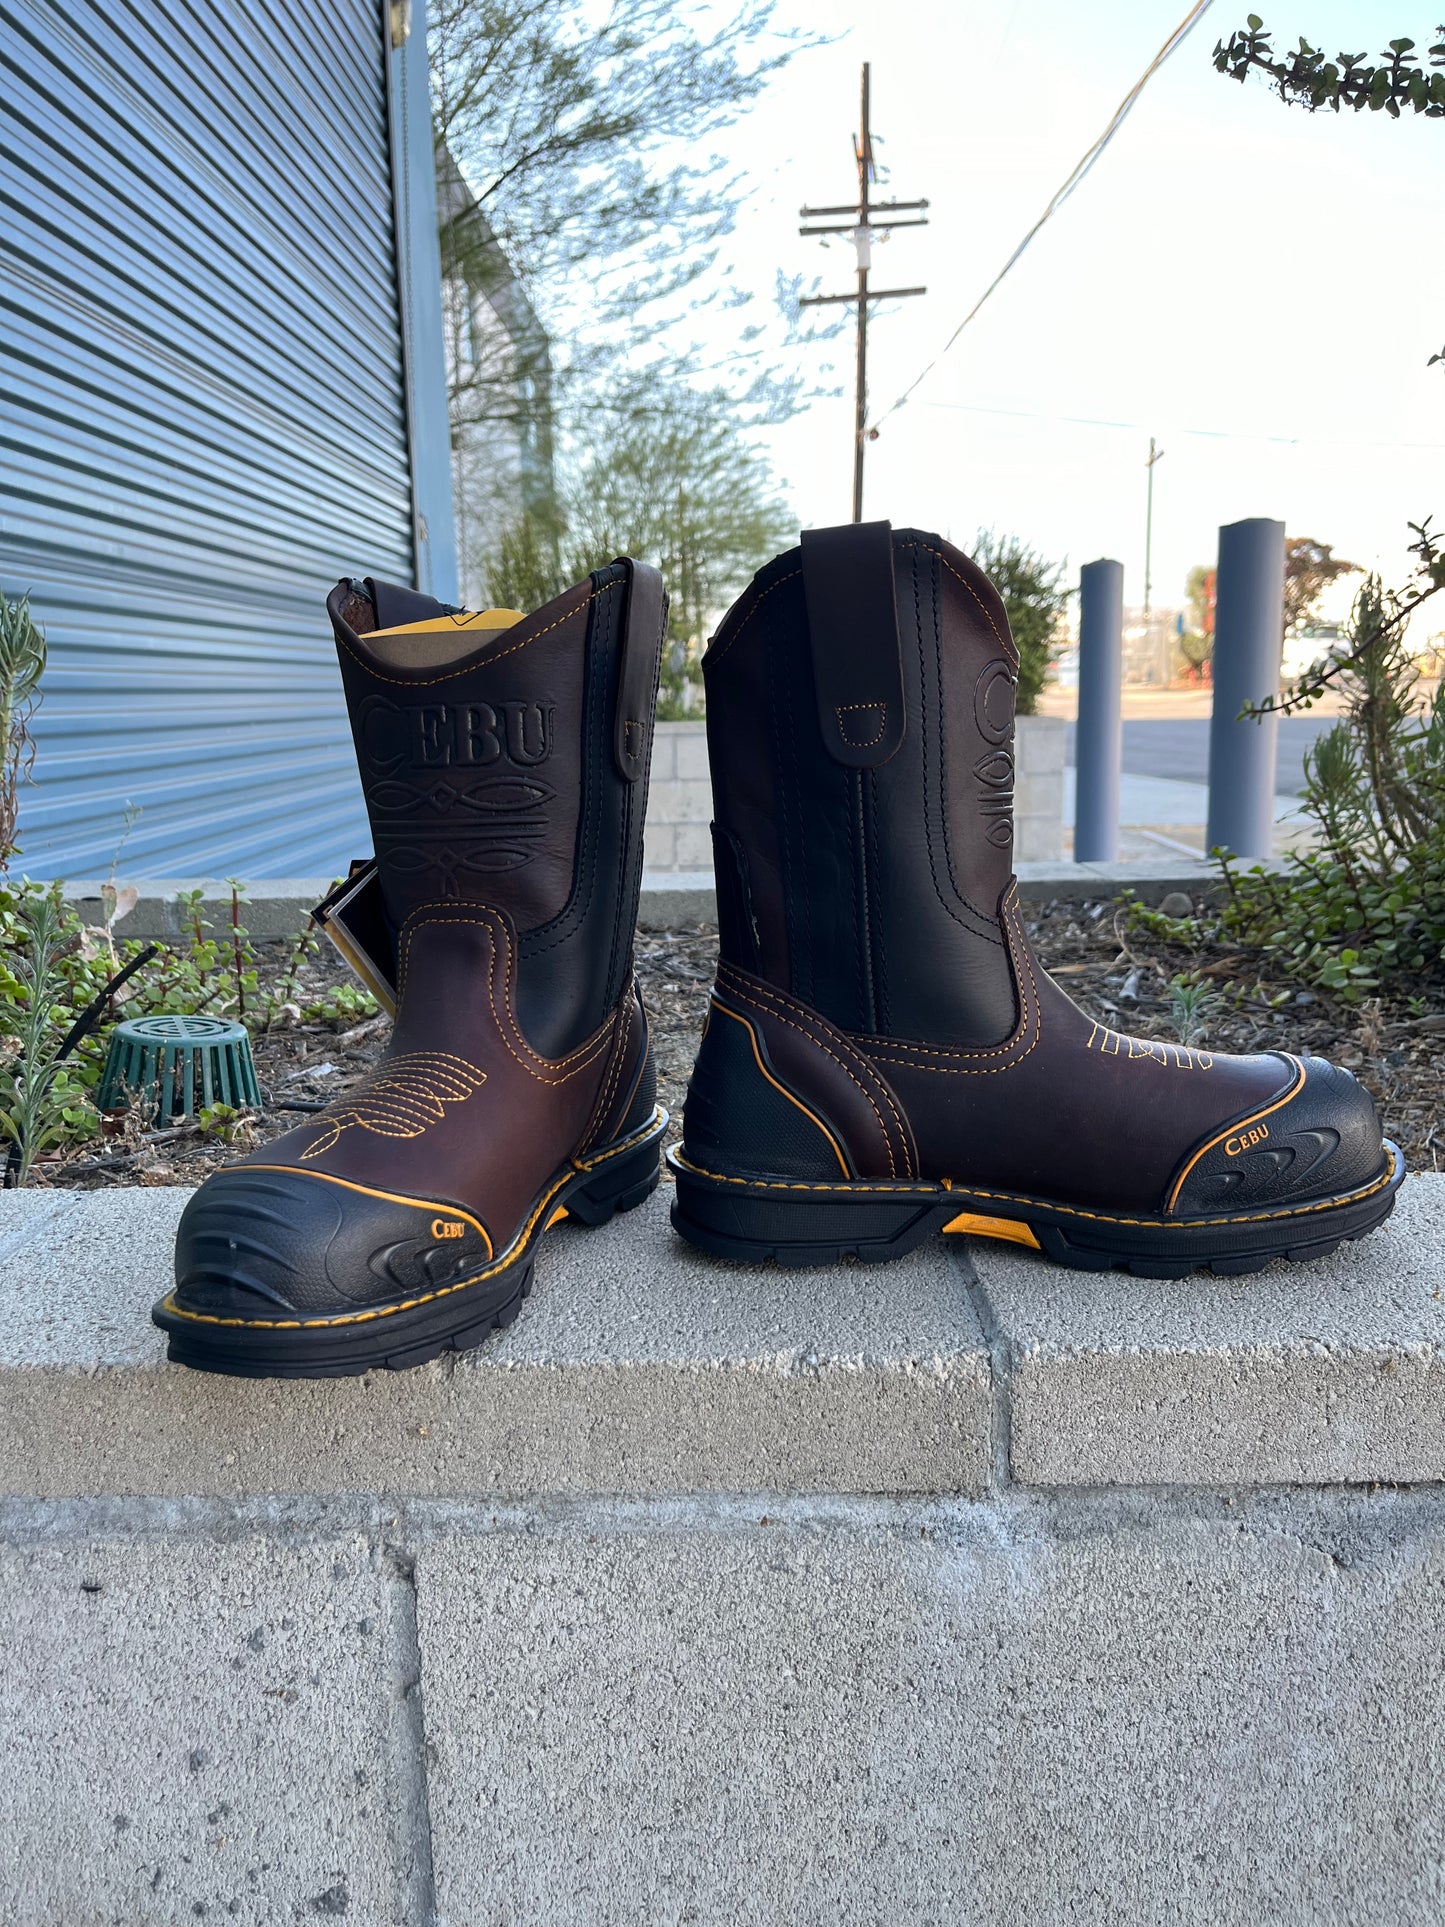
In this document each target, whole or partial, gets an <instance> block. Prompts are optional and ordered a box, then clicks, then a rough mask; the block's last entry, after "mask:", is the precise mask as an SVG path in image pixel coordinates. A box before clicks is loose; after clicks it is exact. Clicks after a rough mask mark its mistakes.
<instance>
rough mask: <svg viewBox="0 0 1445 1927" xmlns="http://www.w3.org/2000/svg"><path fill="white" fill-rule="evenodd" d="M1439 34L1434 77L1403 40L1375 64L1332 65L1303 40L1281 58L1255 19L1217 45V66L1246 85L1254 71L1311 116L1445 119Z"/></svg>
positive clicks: (1346, 61) (1443, 46)
mask: <svg viewBox="0 0 1445 1927" xmlns="http://www.w3.org/2000/svg"><path fill="white" fill-rule="evenodd" d="M1436 31H1437V32H1438V33H1439V35H1440V40H1439V43H1438V45H1436V46H1433V47H1431V49H1430V51H1429V56H1428V57H1429V62H1430V66H1431V68H1432V69H1433V71H1432V72H1429V73H1427V72H1426V71H1425V69H1424V67H1423V66H1422V65H1421V62H1420V59H1419V56H1418V55H1417V53H1416V51H1415V42H1414V41H1413V40H1409V39H1406V38H1403V37H1402V38H1401V39H1399V40H1392V41H1391V42H1390V44H1389V46H1388V47H1387V48H1386V49H1385V51H1384V52H1383V53H1382V54H1381V55H1380V58H1379V61H1378V63H1376V64H1372V63H1371V62H1370V61H1369V60H1368V59H1367V58H1366V56H1365V55H1364V54H1362V53H1358V54H1347V53H1338V54H1336V55H1335V57H1334V59H1333V60H1330V59H1329V58H1327V56H1326V55H1325V53H1324V51H1323V49H1322V48H1319V47H1312V46H1311V45H1310V43H1309V41H1308V40H1306V39H1305V37H1304V36H1303V34H1301V36H1300V43H1299V46H1298V47H1297V48H1296V49H1295V50H1294V52H1293V53H1290V54H1277V53H1276V52H1275V50H1274V39H1273V35H1272V34H1271V33H1270V32H1269V31H1268V30H1267V29H1266V27H1265V24H1264V21H1263V20H1262V19H1261V18H1260V16H1259V15H1258V14H1257V13H1252V14H1250V15H1249V18H1248V20H1247V22H1246V24H1245V26H1244V27H1243V28H1242V29H1241V30H1240V31H1238V32H1236V33H1232V34H1231V35H1230V36H1229V39H1228V41H1223V40H1221V41H1219V42H1217V43H1216V45H1215V49H1214V64H1215V66H1216V67H1217V68H1218V70H1219V72H1220V73H1222V74H1228V76H1229V77H1230V79H1231V80H1244V79H1245V77H1246V76H1247V75H1248V74H1249V73H1250V72H1251V71H1253V72H1256V73H1261V74H1263V75H1264V76H1265V77H1266V78H1267V79H1268V80H1270V81H1272V82H1273V84H1274V87H1275V90H1276V92H1277V93H1278V94H1279V97H1280V99H1281V100H1286V101H1290V102H1292V103H1294V104H1295V105H1297V106H1301V107H1308V108H1309V109H1310V111H1311V112H1312V113H1313V112H1315V111H1316V110H1317V109H1319V108H1321V107H1327V108H1329V109H1330V111H1331V112H1333V113H1336V114H1337V113H1339V111H1340V109H1341V108H1342V107H1349V108H1352V109H1353V110H1354V112H1355V113H1357V114H1358V113H1359V112H1360V110H1361V109H1362V108H1366V107H1367V108H1369V109H1370V111H1371V112H1372V113H1381V112H1383V113H1386V114H1389V115H1390V116H1391V118H1392V119H1394V120H1398V119H1399V118H1400V115H1401V113H1402V112H1405V111H1408V112H1410V113H1412V114H1425V115H1428V116H1430V117H1431V118H1435V119H1438V118H1440V117H1442V116H1445V27H1440V28H1437V30H1436Z"/></svg>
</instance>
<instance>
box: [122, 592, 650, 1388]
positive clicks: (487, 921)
mask: <svg viewBox="0 0 1445 1927" xmlns="http://www.w3.org/2000/svg"><path fill="white" fill-rule="evenodd" d="M327 607H328V610H329V612H330V615H331V619H332V623H333V625H334V627H335V631H336V642H337V648H338V651H339V654H340V658H341V672H342V679H343V681H344V683H345V687H346V699H347V704H348V707H349V709H350V714H351V724H352V732H353V734H354V736H355V739H356V752H357V758H358V761H359V763H360V767H361V780H362V786H363V789H364V791H365V795H366V805H367V810H368V812H369V814H370V818H371V826H372V833H373V836H374V839H375V847H376V871H377V880H376V889H375V903H374V910H375V919H374V931H373V935H372V937H371V944H372V951H373V955H372V962H373V964H374V966H375V974H376V975H377V977H379V978H381V979H386V978H390V980H391V981H392V982H394V984H395V986H396V991H397V1012H396V1029H395V1033H394V1035H393V1038H392V1042H391V1047H390V1049H389V1050H388V1051H387V1053H386V1056H385V1057H384V1058H383V1059H382V1061H381V1063H380V1064H379V1065H378V1066H377V1068H376V1070H375V1071H374V1072H373V1073H372V1075H371V1076H370V1077H369V1078H368V1079H367V1080H366V1082H365V1083H363V1084H362V1085H361V1086H360V1087H359V1088H357V1089H354V1090H352V1091H349V1092H348V1093H347V1094H346V1095H345V1096H344V1097H342V1098H341V1099H339V1100H338V1101H337V1102H336V1103H335V1104H333V1105H332V1106H331V1107H330V1108H329V1109H327V1110H326V1111H324V1112H322V1113H321V1114H320V1115H319V1116H316V1117H312V1118H309V1119H308V1120H307V1121H306V1122H305V1123H304V1124H299V1125H298V1126H297V1127H296V1128H295V1129H294V1130H292V1131H288V1132H287V1133H286V1135H285V1136H284V1137H280V1138H276V1139H273V1140H272V1141H271V1142H270V1143H268V1144H265V1145H262V1146H261V1147H260V1148H259V1149H258V1150H256V1151H254V1152H253V1153H252V1154H251V1155H250V1156H249V1157H246V1158H243V1159H242V1160H241V1161H240V1162H239V1163H237V1164H233V1165H228V1166H227V1167H225V1168H224V1169H223V1170H221V1171H220V1172H218V1173H217V1174H216V1175H215V1176H214V1177H212V1178H210V1179H208V1180H207V1182H206V1183H205V1184H204V1185H202V1187H201V1189H200V1190H199V1191H198V1192H197V1193H196V1196H195V1197H194V1198H193V1199H192V1200H191V1202H190V1204H189V1205H188V1206H187V1208H186V1212H185V1215H184V1217H183V1218H182V1220H181V1226H180V1231H179V1235H178V1237H177V1242H176V1286H175V1290H174V1291H173V1292H172V1293H171V1294H170V1295H169V1296H168V1297H167V1298H165V1299H164V1300H163V1301H162V1302H161V1303H160V1304H159V1305H158V1306H157V1307H156V1310H155V1314H154V1316H155V1320H156V1323H157V1324H158V1325H160V1326H161V1327H162V1329H163V1330H165V1331H166V1332H167V1333H168V1334H169V1336H170V1356H171V1357H172V1358H174V1359H178V1360H180V1361H181V1362H183V1363H184V1364H188V1365H195V1366H200V1367H203V1368H205V1369H207V1370H211V1371H222V1372H236V1373H243V1374H246V1375H257V1376H262V1375H264V1376H270V1375H276V1376H298V1377H309V1376H321V1375H331V1374H335V1373H350V1372H360V1371H364V1370H366V1369H367V1368H369V1367H371V1366H376V1365H388V1366H403V1365H412V1364H417V1363H419V1362H420V1361H421V1360H423V1359H427V1358H433V1357H435V1356H436V1355H437V1354H438V1353H439V1352H441V1351H444V1350H447V1349H453V1350H461V1349H462V1348H463V1347H465V1346H468V1345H473V1344H477V1343H478V1342H480V1340H481V1339H483V1338H485V1337H486V1335H487V1334H488V1332H490V1331H491V1330H492V1329H493V1327H494V1326H496V1325H499V1324H507V1323H509V1322H510V1321H511V1319H513V1318H514V1317H515V1316H516V1314H517V1311H518V1309H519V1307H520V1305H521V1301H522V1298H523V1296H524V1294H525V1293H526V1291H527V1289H528V1287H529V1285H530V1281H531V1275H532V1261H533V1256H534V1254H535V1252H536V1248H537V1244H538V1241H539V1240H540V1239H541V1237H542V1236H543V1234H544V1233H545V1231H546V1230H547V1228H548V1227H549V1225H551V1224H553V1223H555V1222H556V1221H557V1220H558V1219H559V1218H562V1217H568V1216H570V1217H573V1218H578V1219H581V1220H582V1221H583V1222H585V1223H587V1224H597V1223H601V1222H602V1221H603V1220H604V1219H607V1218H610V1217H611V1216H612V1214H613V1212H614V1211H618V1210H622V1211H625V1210H628V1209H630V1208H631V1207H632V1206H633V1205H636V1204H640V1203H641V1202H642V1200H643V1198H645V1197H646V1196H647V1194H648V1193H649V1192H650V1191H651V1190H652V1189H653V1187H654V1186H655V1185H656V1183H657V1177H658V1143H659V1140H660V1138H661V1136H662V1134H663V1131H664V1129H665V1128H666V1123H667V1117H666V1113H665V1112H663V1111H661V1110H659V1109H658V1108H657V1105H656V1104H655V1102H654V1078H653V1073H652V1066H651V1062H650V1059H649V1055H648V1040H647V1023H646V1019H645V1017H644V1015H643V1010H642V1003H641V1000H640V998H639V996H638V994H637V990H636V986H635V984H634V981H633V975H632V942H633V929H634V925H635V923H636V919H637V896H638V889H639V886H640V883H641V876H642V820H643V814H644V811H645V808H646V801H647V777H648V769H649V764H650V758H651V746H652V720H653V708H654V703H655V699H656V692H657V672H658V663H659V660H660V656H661V646H662V635H663V628H664V623H665V618H666V599H665V597H664V595H663V590H662V582H661V578H660V577H659V576H658V574H657V572H656V571H655V570H653V569H649V568H644V567H642V566H641V565H639V564H636V563H630V562H618V563H614V564H612V565H611V566H610V567H608V568H606V569H602V570H600V571H599V572H598V573H597V574H595V575H593V576H592V577H590V578H589V580H587V581H586V582H584V583H582V584H580V585H579V586H578V587H577V588H575V589H570V590H569V591H568V592H567V593H566V594H565V595H563V596H559V597H558V599H557V600H556V601H555V602H551V603H549V604H548V605H547V607H546V608H544V609H540V610H538V611H537V613H536V614H535V615H531V616H527V617H524V618H512V616H511V613H510V612H488V615H487V617H484V618H480V619H478V618H471V619H468V618H467V617H466V616H465V615H463V614H460V613H458V612H454V611H448V610H445V609H444V608H443V607H442V605H441V604H439V603H436V602H433V601H432V600H431V598H430V597H426V596H420V595H417V594H416V593H414V592H413V591H411V590H406V589H397V588H393V587H391V586H390V585H388V584H385V583H373V582H367V583H364V584H353V583H346V582H343V583H341V584H339V585H338V587H337V588H336V590H335V591H334V592H333V594H332V596H331V598H330V600H329V602H328V604H327ZM509 620H510V623H511V626H506V627H501V628H500V629H499V628H498V627H497V626H496V625H497V624H502V623H507V622H508V621H509ZM479 622H480V623H481V624H482V625H485V624H486V623H488V622H491V623H492V624H493V626H492V627H486V626H481V627H479V626H478V623H479ZM378 951H380V952H382V953H383V954H380V955H378V954H376V953H377V952H378Z"/></svg>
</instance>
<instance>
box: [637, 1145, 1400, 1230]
mask: <svg viewBox="0 0 1445 1927" xmlns="http://www.w3.org/2000/svg"><path fill="white" fill-rule="evenodd" d="M668 1157H669V1159H672V1158H675V1159H676V1160H677V1162H678V1163H679V1164H681V1165H682V1166H683V1168H684V1169H685V1170H688V1171H695V1172H696V1173H697V1175H698V1176H699V1177H700V1178H708V1179H710V1180H711V1181H712V1182H713V1183H714V1184H744V1185H751V1186H752V1187H753V1188H754V1189H755V1190H759V1191H825V1192H827V1193H829V1195H830V1196H832V1197H835V1198H836V1197H845V1198H856V1197H858V1196H859V1195H863V1196H868V1195H870V1194H871V1195H873V1196H878V1195H880V1194H885V1195H887V1194H891V1195H895V1196H896V1195H897V1194H898V1193H899V1192H903V1193H906V1194H907V1195H908V1196H910V1197H916V1196H918V1195H919V1194H920V1193H921V1194H923V1195H925V1196H928V1197H935V1198H937V1199H938V1202H939V1203H940V1204H956V1203H957V1202H959V1201H961V1200H963V1199H966V1198H989V1199H993V1200H996V1201H997V1202H999V1203H1004V1204H1019V1205H1025V1206H1027V1205H1035V1206H1037V1207H1038V1208H1039V1209H1040V1210H1044V1211H1051V1212H1057V1213H1059V1214H1061V1215H1063V1216H1067V1217H1070V1218H1092V1219H1093V1220H1094V1221H1095V1222H1096V1223H1099V1224H1138V1225H1147V1226H1149V1227H1150V1228H1151V1229H1153V1230H1156V1231H1190V1230H1193V1229H1195V1228H1197V1227H1198V1226H1199V1225H1201V1224H1204V1225H1216V1224H1220V1225H1232V1224H1265V1223H1269V1222H1272V1221H1273V1220H1275V1219H1278V1218H1304V1217H1308V1216H1309V1214H1310V1213H1311V1212H1312V1211H1335V1210H1338V1209H1339V1208H1340V1206H1341V1205H1347V1204H1362V1203H1363V1202H1364V1200H1365V1199H1366V1198H1372V1197H1373V1196H1374V1195H1375V1193H1376V1192H1377V1191H1382V1190H1383V1189H1384V1188H1385V1186H1386V1185H1387V1184H1389V1183H1390V1181H1391V1179H1392V1178H1393V1177H1394V1175H1395V1161H1394V1159H1393V1158H1392V1159H1391V1160H1390V1168H1389V1170H1388V1171H1386V1172H1385V1173H1384V1175H1383V1176H1382V1177H1378V1178H1376V1179H1374V1181H1373V1182H1372V1183H1370V1184H1368V1185H1365V1186H1364V1187H1363V1188H1362V1189H1361V1190H1358V1191H1343V1192H1340V1193H1339V1194H1337V1195H1336V1196H1335V1197H1333V1198H1321V1199H1320V1200H1319V1201H1318V1202H1317V1203H1315V1204H1298V1205H1291V1206H1289V1207H1288V1208H1287V1209H1286V1210H1283V1211H1255V1212H1251V1213H1250V1214H1249V1215H1248V1216H1240V1217H1237V1218H1202V1219H1201V1218H1160V1217H1154V1218H1130V1217H1125V1216H1123V1215H1121V1214H1120V1213H1118V1212H1113V1211H1086V1210H1084V1209H1083V1207H1082V1206H1081V1205H1073V1204H1051V1203H1050V1202H1049V1201H1048V1199H1046V1198H1031V1197H1029V1196H1028V1195H1027V1194H1026V1193H1025V1192H1022V1191H985V1190H984V1189H982V1187H980V1186H978V1185H973V1184H960V1185H953V1184H950V1183H948V1182H947V1180H945V1181H944V1182H943V1183H940V1184H913V1185H897V1186H887V1185H884V1184H883V1183H882V1182H881V1181H874V1180H870V1179H867V1178H862V1179H855V1180H854V1181H853V1182H852V1183H851V1184H846V1185H845V1184H807V1183H804V1182H803V1181H802V1180H801V1179H795V1180H790V1181H784V1180H783V1179H781V1178H735V1177H731V1176H729V1175H728V1173H727V1172H724V1171H709V1170H708V1168H707V1166H706V1165H703V1164H694V1163H693V1162H692V1160H691V1159H690V1158H689V1157H687V1156H685V1155H684V1154H683V1152H681V1151H670V1152H669V1153H668ZM940 1194H941V1195H940Z"/></svg>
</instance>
